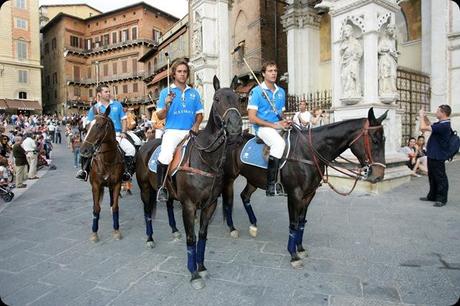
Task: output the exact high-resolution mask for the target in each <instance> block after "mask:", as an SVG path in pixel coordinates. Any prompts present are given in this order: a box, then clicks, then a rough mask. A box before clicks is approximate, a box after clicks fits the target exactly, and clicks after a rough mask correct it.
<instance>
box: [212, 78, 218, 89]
mask: <svg viewBox="0 0 460 306" xmlns="http://www.w3.org/2000/svg"><path fill="white" fill-rule="evenodd" d="M212 84H213V85H214V90H215V91H217V90H219V89H220V81H219V79H218V78H217V76H216V75H214V78H213V79H212Z"/></svg>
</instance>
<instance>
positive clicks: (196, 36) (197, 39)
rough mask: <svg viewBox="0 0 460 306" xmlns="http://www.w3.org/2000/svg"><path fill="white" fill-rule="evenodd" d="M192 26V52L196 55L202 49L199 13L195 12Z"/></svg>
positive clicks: (201, 27)
mask: <svg viewBox="0 0 460 306" xmlns="http://www.w3.org/2000/svg"><path fill="white" fill-rule="evenodd" d="M193 20H194V22H193V27H192V29H193V30H192V53H193V55H198V54H200V53H201V52H202V51H203V26H202V23H201V15H200V13H198V12H195V16H194V18H193Z"/></svg>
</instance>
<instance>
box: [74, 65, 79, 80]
mask: <svg viewBox="0 0 460 306" xmlns="http://www.w3.org/2000/svg"><path fill="white" fill-rule="evenodd" d="M73 79H74V81H77V82H78V81H80V67H79V66H73Z"/></svg>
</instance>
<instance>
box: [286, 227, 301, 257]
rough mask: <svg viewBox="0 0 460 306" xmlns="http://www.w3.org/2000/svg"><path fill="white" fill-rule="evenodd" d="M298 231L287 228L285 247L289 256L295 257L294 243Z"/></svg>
mask: <svg viewBox="0 0 460 306" xmlns="http://www.w3.org/2000/svg"><path fill="white" fill-rule="evenodd" d="M297 235H298V230H295V229H291V228H289V240H288V245H287V250H288V252H289V254H291V255H295V254H296V253H297V250H296V241H297Z"/></svg>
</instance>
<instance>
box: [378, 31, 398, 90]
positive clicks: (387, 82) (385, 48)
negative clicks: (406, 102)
mask: <svg viewBox="0 0 460 306" xmlns="http://www.w3.org/2000/svg"><path fill="white" fill-rule="evenodd" d="M395 29H396V28H395V26H394V25H392V24H390V25H388V26H387V28H386V30H385V33H384V35H383V36H382V38H381V39H380V42H379V45H378V52H379V95H380V96H385V95H386V96H388V95H394V94H396V93H397V90H396V69H397V67H398V51H397V50H396V39H395Z"/></svg>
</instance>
